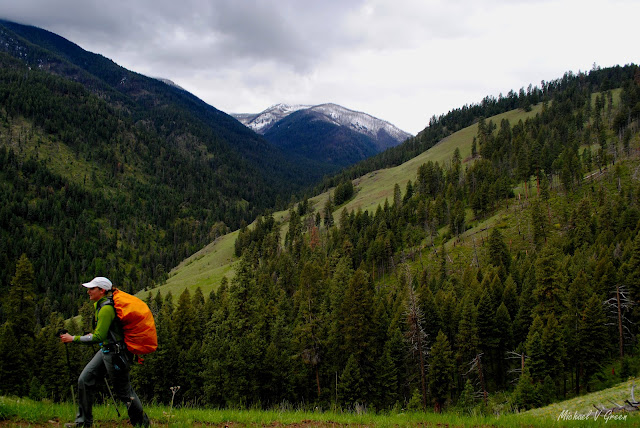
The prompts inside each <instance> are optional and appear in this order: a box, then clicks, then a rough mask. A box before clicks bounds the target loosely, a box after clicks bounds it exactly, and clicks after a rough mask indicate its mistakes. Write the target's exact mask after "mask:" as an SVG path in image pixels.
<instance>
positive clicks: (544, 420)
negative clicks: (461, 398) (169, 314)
mask: <svg viewBox="0 0 640 428" xmlns="http://www.w3.org/2000/svg"><path fill="white" fill-rule="evenodd" d="M632 382H635V380H633V379H632V380H629V381H627V382H623V383H620V384H619V385H617V386H615V387H612V388H609V389H606V390H603V391H600V392H596V393H592V394H588V395H584V396H580V397H576V398H573V399H571V400H566V401H563V402H559V403H555V404H552V405H549V406H546V407H543V408H540V409H534V410H530V411H528V412H523V413H508V414H502V415H481V414H463V413H461V412H454V411H448V412H445V413H442V414H436V413H433V412H422V411H401V410H399V411H392V412H387V413H380V414H375V413H372V412H367V411H363V412H346V411H340V410H332V411H320V410H301V409H295V408H292V406H290V405H283V406H280V407H277V408H273V409H271V410H257V409H249V410H242V409H203V408H191V407H181V408H171V407H169V406H157V405H146V404H145V411H146V412H147V414H148V415H149V417H150V418H151V420H152V422H153V425H154V426H171V427H190V426H194V425H201V424H204V425H213V426H226V425H228V426H234V427H245V426H251V427H257V426H296V427H299V426H304V427H329V426H331V427H335V426H359V427H362V426H366V427H404V426H407V427H418V426H434V427H435V426H450V427H555V426H571V427H582V426H607V427H610V426H620V427H622V426H627V427H630V426H638V425H639V424H640V414H636V413H626V414H625V413H623V414H619V415H621V416H623V417H624V416H625V415H626V418H625V419H624V420H614V419H607V418H606V417H605V416H606V415H605V414H604V413H602V414H596V413H595V412H596V410H595V408H594V407H593V405H594V404H597V405H599V404H602V405H604V406H607V407H610V406H612V405H611V404H609V400H612V401H615V402H618V403H621V402H623V401H624V399H626V398H629V395H630V388H631V384H632ZM590 411H592V412H591V413H589V412H590ZM120 412H121V413H122V414H123V416H121V417H118V416H117V414H116V411H115V409H114V408H113V405H98V406H96V407H95V408H94V419H95V422H96V426H97V427H100V426H110V427H113V426H118V427H120V426H123V427H124V426H130V425H129V422H128V420H127V417H126V416H124V408H123V406H122V405H120ZM638 413H640V412H638ZM568 414H571V415H576V414H579V415H584V416H585V418H586V420H568V419H567V417H566V415H568ZM74 415H75V406H73V405H72V404H70V403H61V404H55V403H51V402H48V401H32V400H29V399H19V398H14V397H0V426H56V424H62V423H65V422H68V421H72V420H73V418H74ZM562 415H565V417H564V418H563V416H562ZM609 416H610V415H609Z"/></svg>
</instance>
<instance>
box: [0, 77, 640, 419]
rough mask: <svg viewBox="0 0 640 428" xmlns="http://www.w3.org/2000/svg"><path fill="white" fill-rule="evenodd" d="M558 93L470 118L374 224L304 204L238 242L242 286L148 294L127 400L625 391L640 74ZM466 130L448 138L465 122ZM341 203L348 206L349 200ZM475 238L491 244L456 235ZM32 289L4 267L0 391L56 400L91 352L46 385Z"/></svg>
mask: <svg viewBox="0 0 640 428" xmlns="http://www.w3.org/2000/svg"><path fill="white" fill-rule="evenodd" d="M591 75H594V77H593V78H591V77H590V76H591ZM598 76H600V77H598ZM595 81H597V82H598V84H597V85H596V84H595V83H594V82H595ZM557 86H558V89H557V90H555V91H549V90H547V91H542V93H540V94H539V95H540V97H541V98H540V100H539V101H540V102H541V103H543V104H542V108H541V111H540V113H538V114H536V115H535V116H534V117H532V118H530V119H527V120H526V121H519V122H518V123H513V124H512V123H509V122H508V121H502V122H501V123H499V124H497V123H493V122H492V121H491V120H489V119H487V118H484V117H482V116H483V115H480V116H481V117H480V118H479V122H478V124H479V126H478V133H477V136H476V138H475V139H474V142H473V150H472V154H473V159H469V160H466V161H464V160H463V159H461V158H460V155H459V152H456V153H455V154H454V156H453V157H452V159H451V160H450V161H449V162H446V163H445V164H443V165H441V164H438V163H433V162H427V163H425V164H423V165H422V166H420V168H419V169H418V170H417V171H416V175H415V179H414V180H412V181H411V182H409V184H408V185H407V186H406V188H405V189H404V191H403V190H402V189H400V187H399V186H396V189H395V192H394V197H393V200H391V201H388V202H387V203H385V204H384V206H380V207H379V208H378V209H377V210H376V212H368V211H364V212H362V211H355V212H353V211H352V212H349V211H347V210H344V209H342V210H339V214H338V218H337V219H334V217H333V215H332V212H333V208H334V207H333V206H332V203H328V204H327V206H325V207H321V208H323V209H315V208H314V207H309V206H308V203H306V204H300V205H299V206H297V207H294V206H292V207H291V210H290V213H289V216H290V220H289V228H288V231H287V232H286V233H285V234H284V235H283V232H282V231H281V224H280V223H279V222H277V221H275V220H274V219H273V218H272V217H271V216H269V215H266V216H264V217H263V218H261V219H260V220H259V221H258V222H257V224H256V226H255V228H254V229H251V230H250V229H243V231H242V233H241V234H240V235H239V236H240V237H239V243H238V245H236V251H237V252H238V253H239V254H242V259H241V262H240V265H239V267H238V269H237V274H236V276H235V277H234V278H233V279H232V280H230V281H227V280H223V283H222V285H221V286H220V288H219V289H218V290H217V291H215V292H212V293H211V295H209V296H204V295H203V293H202V292H201V291H200V290H197V291H196V292H195V293H193V294H192V293H190V292H189V291H185V292H183V293H182V294H180V295H179V296H172V295H171V294H167V295H166V296H164V297H163V296H161V295H160V293H157V292H156V293H153V292H149V294H148V298H147V300H148V303H149V305H150V307H151V308H152V310H153V311H154V313H155V317H156V322H157V326H158V334H159V344H160V346H159V349H158V351H157V352H156V353H154V354H151V355H150V356H148V357H147V359H146V360H145V363H144V364H143V365H141V366H137V367H136V369H135V373H134V375H133V378H134V381H135V387H136V391H137V392H138V394H139V395H140V396H141V397H143V398H144V399H145V400H157V401H159V402H169V401H171V400H172V398H173V397H172V391H171V388H172V387H175V386H180V389H179V390H178V392H177V394H176V396H175V400H176V401H175V403H184V404H190V405H206V406H264V407H268V406H272V405H283V404H286V403H294V404H295V403H302V404H307V405H310V406H319V407H321V408H326V407H328V406H330V405H334V404H335V405H338V406H342V407H344V408H350V407H352V406H354V405H356V403H358V404H359V405H362V406H366V407H367V408H369V409H376V410H384V409H389V408H393V407H398V408H407V407H408V408H411V407H415V408H420V407H430V406H433V407H434V408H435V409H436V410H440V409H442V408H446V407H457V408H460V409H469V408H471V407H474V406H480V407H482V406H486V407H484V408H485V409H489V411H492V410H495V408H492V407H491V406H497V405H500V406H503V407H502V408H503V409H504V408H507V407H504V406H505V404H506V405H508V406H511V408H517V409H526V408H531V407H535V406H540V405H544V404H545V403H548V402H551V401H554V400H557V399H560V398H563V397H567V396H571V395H575V394H580V393H583V392H585V391H589V390H591V389H593V388H597V387H598V386H599V385H602V384H605V383H607V382H613V381H615V380H616V379H624V378H626V377H627V376H629V375H636V374H637V373H638V370H639V369H640V365H639V361H638V359H639V358H640V356H639V355H638V349H639V348H638V341H637V334H638V321H640V312H639V309H638V308H639V307H640V306H638V305H637V304H635V302H638V301H639V299H640V287H639V285H638V284H640V282H639V280H638V276H639V275H640V222H639V221H640V175H639V171H640V157H639V155H638V151H639V146H640V136H639V131H638V126H639V120H640V71H639V69H638V67H637V66H635V65H630V66H625V67H619V68H614V69H609V70H594V71H592V72H591V73H589V75H582V74H580V75H578V76H572V75H566V76H565V77H564V78H563V79H562V80H561V81H559V82H558V83H557ZM616 88H617V89H616ZM594 89H598V92H597V93H595V92H594V91H593V90H594ZM613 89H616V90H615V92H614V91H613ZM522 107H524V108H526V105H525V106H522ZM474 114H475V113H474ZM471 116H472V115H471V114H470V115H469V117H471ZM487 117H488V116H487ZM460 120H461V122H460V123H459V125H456V124H455V123H453V122H452V123H451V124H449V125H447V126H448V127H449V128H450V129H455V128H456V127H459V128H461V127H462V126H463V124H464V123H466V120H471V119H467V117H466V115H465V119H460ZM436 121H444V117H443V118H441V119H439V120H438V119H436ZM456 123H457V122H456ZM434 124H435V122H434ZM438 128H440V129H441V130H442V129H444V128H443V127H442V126H438ZM459 128H458V129H459ZM430 132H432V131H430V130H429V128H427V129H426V130H425V131H424V132H423V134H422V135H425V134H429V133H430ZM433 132H436V131H435V130H434V131H433ZM438 132H444V131H438ZM410 146H411V145H409V147H410ZM407 149H408V148H407ZM408 150H410V149H408ZM12 156H15V154H14V155H12V154H11V152H4V154H3V159H5V161H4V162H5V163H4V164H3V165H5V164H10V160H11V159H12ZM32 164H33V166H31V167H30V168H31V169H35V170H36V171H37V167H36V166H37V162H35V163H32ZM2 170H3V171H4V170H5V168H4V167H3V169H2ZM25 171H27V172H28V171H30V169H29V168H27V169H25V170H19V171H16V173H15V174H13V175H18V176H24V174H25ZM40 174H42V173H40ZM38 177H40V175H38ZM45 178H46V177H45ZM23 179H24V178H23ZM42 179H43V180H44V178H42ZM23 185H24V184H23ZM69 189H70V190H69V191H72V190H71V189H73V186H69ZM339 189H340V190H339V192H338V194H336V197H338V196H339V200H340V201H341V202H342V201H343V200H344V198H349V197H351V195H352V193H353V189H352V188H351V189H349V186H345V185H344V183H343V184H341V185H340V188H339ZM356 191H357V189H356ZM65 192H66V190H65ZM83 197H90V195H86V196H83ZM55 202H56V201H53V202H52V203H55ZM67 205H69V204H64V205H62V206H61V209H67ZM21 206H23V207H25V206H26V209H27V211H28V209H29V207H30V206H31V205H30V201H29V200H26V201H24V202H23V204H22V205H21ZM39 215H44V214H39ZM9 220H10V219H9ZM3 222H4V219H3ZM481 222H483V224H487V225H490V227H489V226H488V228H487V229H486V230H479V231H478V232H477V233H476V234H474V235H469V234H465V232H467V231H468V230H470V228H471V227H475V225H478V224H480V223H481ZM45 232H46V230H45V231H43V230H39V229H36V228H33V230H30V233H33V234H37V233H45ZM116 247H117V246H116V245H115V244H114V247H113V248H116ZM110 255H111V252H110V251H107V252H106V256H107V257H108V256H110ZM37 274H38V272H37V270H36V269H34V263H32V262H31V261H30V256H29V254H26V255H23V256H20V257H18V258H16V260H15V269H14V271H13V274H12V277H11V280H10V286H8V287H6V288H7V289H8V290H7V291H6V292H5V293H3V294H4V295H5V296H6V297H5V300H4V302H3V307H4V308H5V314H4V320H5V321H4V323H3V325H2V329H1V331H0V356H1V357H0V392H1V393H3V394H17V395H29V396H31V397H34V398H42V397H48V398H52V399H54V400H62V399H65V398H67V397H68V395H69V387H68V385H69V383H70V382H73V379H75V376H76V375H77V372H78V371H79V370H80V368H81V365H82V364H83V362H84V361H86V360H87V359H88V354H90V353H91V350H90V349H87V348H82V347H70V348H69V349H68V351H69V354H70V360H71V361H72V364H73V367H72V368H71V369H72V374H71V375H70V378H69V379H67V378H65V377H63V376H59V373H66V368H65V367H64V365H65V361H66V360H65V356H64V353H65V351H66V350H65V349H64V346H63V345H62V344H60V343H59V341H58V340H57V339H56V338H55V337H54V334H53V333H54V332H55V331H57V330H58V329H59V328H60V327H62V325H63V322H64V321H63V317H62V315H61V314H60V313H59V312H56V311H55V308H54V307H53V306H52V305H53V301H51V300H47V299H44V300H43V299H42V298H41V297H40V295H39V294H38V292H37V291H38V290H37V286H38V285H37V283H36V282H35V278H36V275H37ZM36 314H39V316H36ZM81 314H82V321H81V323H80V325H78V324H76V323H74V322H73V321H71V322H67V325H66V326H67V328H69V330H71V331H72V332H74V333H76V334H77V333H80V332H82V331H85V330H87V329H88V326H89V324H90V319H91V316H92V308H91V306H90V305H89V304H85V305H84V306H83V307H82V309H81ZM605 367H607V368H608V370H604V368H605ZM611 367H617V368H618V369H617V371H615V373H611ZM25 379H30V382H25V381H24V380H25ZM485 402H489V403H493V404H485Z"/></svg>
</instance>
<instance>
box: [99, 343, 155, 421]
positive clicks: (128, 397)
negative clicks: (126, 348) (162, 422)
mask: <svg viewBox="0 0 640 428" xmlns="http://www.w3.org/2000/svg"><path fill="white" fill-rule="evenodd" d="M123 357H124V358H127V356H124V355H123ZM104 361H105V366H106V369H107V373H108V374H109V379H110V380H111V382H112V383H113V390H114V393H115V395H116V397H118V399H119V400H120V401H123V402H124V403H125V404H126V405H127V412H128V414H129V419H130V420H131V424H132V425H134V426H149V418H148V417H147V415H146V414H145V413H144V410H143V409H142V403H141V402H140V399H139V398H138V395H137V394H136V393H135V391H134V390H133V387H132V386H131V382H130V379H129V367H130V365H131V362H130V361H129V362H128V364H123V362H122V361H121V358H120V357H119V356H117V355H116V354H114V353H108V354H105V360H104Z"/></svg>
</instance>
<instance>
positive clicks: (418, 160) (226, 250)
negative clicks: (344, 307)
mask: <svg viewBox="0 0 640 428" xmlns="http://www.w3.org/2000/svg"><path fill="white" fill-rule="evenodd" d="M541 109H542V105H541V104H538V105H536V106H534V108H533V109H532V110H531V111H530V112H525V111H524V110H521V109H517V110H512V111H509V112H506V113H503V114H499V115H497V116H493V117H491V118H488V119H487V122H488V121H489V120H492V121H493V122H494V123H497V124H499V123H500V121H502V120H503V119H507V120H509V121H510V122H511V123H512V124H515V123H517V122H518V121H519V120H523V121H524V120H526V119H527V118H528V117H531V116H535V114H536V113H538V112H539V111H540V110H541ZM477 132H478V125H477V124H474V125H471V126H469V127H467V128H464V129H461V130H460V131H458V132H456V133H454V134H452V135H451V136H449V137H447V138H446V139H444V140H442V141H441V142H440V143H438V144H436V145H435V146H434V147H432V148H431V149H429V150H427V151H426V152H424V153H422V154H421V155H419V156H417V157H415V158H413V159H411V160H409V161H407V162H405V163H403V164H402V165H399V166H397V167H393V168H386V169H382V170H378V171H374V172H372V173H370V174H367V175H365V176H364V177H360V178H358V179H356V180H354V188H355V191H356V195H355V197H354V198H352V199H351V200H350V201H348V202H347V203H346V204H344V205H342V206H340V207H338V208H337V209H336V210H335V212H334V218H336V220H338V218H339V213H340V212H341V211H342V210H343V209H345V208H346V209H347V210H349V211H352V210H358V209H360V210H362V211H366V210H368V211H369V212H371V213H373V212H374V211H375V210H376V208H377V207H378V205H383V204H384V202H385V199H388V200H391V199H393V189H394V187H395V184H396V183H397V184H398V185H399V186H400V188H401V189H403V190H404V188H405V187H406V185H407V182H408V181H409V180H411V181H415V179H416V173H417V170H418V167H419V166H420V165H422V164H423V163H425V162H428V161H432V162H438V163H440V164H441V165H442V164H444V163H446V162H448V161H449V160H450V159H451V157H452V155H453V153H454V151H455V149H456V148H457V149H459V150H460V154H461V156H462V158H463V159H467V158H468V157H469V156H470V155H471V143H472V141H473V137H475V136H476V134H477ZM332 193H333V189H330V190H328V191H326V192H324V193H322V194H320V195H317V196H314V197H313V198H310V199H309V204H310V205H311V206H312V207H313V209H314V210H315V211H321V210H322V208H323V207H324V204H325V203H326V201H327V199H328V198H329V195H331V194H332ZM273 216H274V218H275V220H276V221H280V222H283V223H284V224H283V228H282V233H281V234H282V236H284V235H285V234H286V233H287V230H288V226H287V224H286V222H287V220H288V211H278V212H275V213H274V214H273ZM490 221H491V220H490ZM482 227H484V226H483V225H480V226H479V228H482ZM475 231H476V229H470V230H469V231H467V233H466V235H472V234H474V233H475ZM237 235H238V231H235V232H232V233H230V234H228V235H225V236H223V237H221V238H218V239H217V240H215V241H214V242H212V243H210V244H209V245H207V246H206V247H205V248H203V249H202V250H201V251H199V252H198V253H196V254H194V255H192V256H191V257H189V258H187V259H186V260H184V261H183V262H182V263H180V265H178V266H176V267H175V268H174V269H172V270H171V272H170V273H169V277H168V279H167V281H166V283H165V284H163V285H161V286H159V287H157V288H156V289H154V290H153V292H154V293H156V292H157V291H160V293H161V294H163V295H164V294H165V293H167V292H168V291H171V292H172V294H173V295H174V296H175V295H176V293H180V292H181V291H182V290H184V288H189V289H190V291H193V290H195V289H196V288H197V287H200V288H201V289H202V291H203V293H204V294H205V295H207V294H208V293H209V292H210V291H211V290H215V289H217V288H218V286H219V285H220V281H221V280H222V278H223V277H224V276H226V277H227V278H228V279H231V278H232V277H233V276H234V275H235V271H234V266H235V263H236V262H237V258H236V257H235V256H234V255H233V244H234V242H235V239H236V237H237ZM147 294H148V291H147V290H144V291H141V292H140V293H138V295H139V296H146V295H147Z"/></svg>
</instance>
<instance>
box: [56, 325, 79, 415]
mask: <svg viewBox="0 0 640 428" xmlns="http://www.w3.org/2000/svg"><path fill="white" fill-rule="evenodd" d="M65 333H67V330H66V329H64V328H63V329H60V330H58V332H57V333H56V336H57V337H60V336H62V335H63V334H65ZM67 345H68V344H67V343H65V344H64V352H65V354H67V374H68V377H69V383H70V385H71V400H73V401H72V402H73V405H74V406H75V405H76V393H75V391H74V389H73V378H72V377H71V361H69V348H67Z"/></svg>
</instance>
